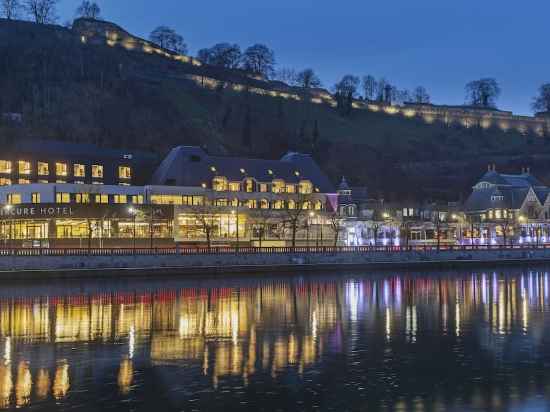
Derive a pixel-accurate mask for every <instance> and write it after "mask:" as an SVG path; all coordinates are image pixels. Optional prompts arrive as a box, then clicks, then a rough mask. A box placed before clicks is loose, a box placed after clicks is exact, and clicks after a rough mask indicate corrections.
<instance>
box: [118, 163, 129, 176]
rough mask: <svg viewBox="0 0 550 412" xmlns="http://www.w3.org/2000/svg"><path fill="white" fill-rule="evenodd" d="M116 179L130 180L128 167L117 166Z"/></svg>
mask: <svg viewBox="0 0 550 412" xmlns="http://www.w3.org/2000/svg"><path fill="white" fill-rule="evenodd" d="M118 178H119V179H131V178H132V170H131V169H130V168H129V167H128V166H119V167H118Z"/></svg>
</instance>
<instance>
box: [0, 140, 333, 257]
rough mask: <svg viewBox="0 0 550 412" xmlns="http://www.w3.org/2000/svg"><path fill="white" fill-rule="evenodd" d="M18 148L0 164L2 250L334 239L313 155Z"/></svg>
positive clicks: (329, 205) (329, 200) (328, 197)
mask: <svg viewBox="0 0 550 412" xmlns="http://www.w3.org/2000/svg"><path fill="white" fill-rule="evenodd" d="M46 146H48V147H46ZM34 147H36V150H32V149H33V148H34ZM56 148H57V149H59V150H57V151H56V150H55V149H56ZM15 149H16V150H10V151H6V152H5V153H3V154H2V158H1V159H0V167H1V166H2V165H3V166H4V169H0V176H3V178H4V179H6V180H4V182H3V186H1V187H0V203H1V204H3V205H4V206H3V207H2V209H1V211H0V239H2V240H3V242H4V244H5V245H8V244H9V245H11V246H21V245H23V246H28V245H32V246H49V247H54V246H63V247H66V246H71V247H103V246H110V247H116V246H126V247H128V246H132V247H134V246H136V245H137V246H154V247H160V246H166V245H174V244H175V243H179V244H183V245H189V246H199V245H205V244H207V245H209V246H231V245H257V246H260V245H262V246H286V245H295V246H296V245H305V244H310V242H312V241H313V240H315V241H316V244H319V242H321V244H322V243H323V241H324V242H329V239H331V238H332V235H331V234H330V233H329V232H330V224H329V221H328V219H327V214H328V212H329V211H332V210H335V207H336V201H337V200H336V196H337V194H336V191H335V189H334V188H333V186H332V184H331V182H330V180H329V179H328V178H327V177H326V176H325V175H324V173H323V172H322V171H321V169H320V168H319V167H318V165H317V164H316V163H315V161H314V160H313V159H312V158H311V157H310V156H309V155H304V154H300V153H288V154H287V155H285V156H284V157H283V158H281V159H280V160H261V159H248V158H237V157H223V156H211V155H209V154H208V153H207V152H206V151H204V150H203V149H201V148H198V147H188V146H180V147H176V148H174V149H173V150H172V151H171V152H170V153H168V155H167V156H166V158H165V159H164V160H162V161H161V162H160V163H159V162H156V164H155V161H154V160H155V157H154V156H153V155H151V154H147V153H139V154H137V155H136V154H135V153H127V152H125V151H124V152H120V151H112V150H109V149H107V150H104V149H102V148H99V147H95V146H92V145H82V146H81V145H78V144H74V143H71V144H64V143H62V142H52V143H51V144H49V145H48V144H46V142H38V144H36V146H32V145H30V146H25V145H18V146H16V148H15ZM17 149H19V150H17ZM99 167H101V170H102V173H101V175H98V174H95V172H94V170H97V168H99ZM148 170H153V172H152V173H151V174H150V175H149V177H145V176H144V174H145V172H147V171H148ZM323 226H326V227H325V230H324V233H323ZM323 235H324V238H323Z"/></svg>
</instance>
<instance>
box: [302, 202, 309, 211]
mask: <svg viewBox="0 0 550 412" xmlns="http://www.w3.org/2000/svg"><path fill="white" fill-rule="evenodd" d="M302 209H304V210H308V209H311V202H310V201H309V200H306V201H304V203H302Z"/></svg>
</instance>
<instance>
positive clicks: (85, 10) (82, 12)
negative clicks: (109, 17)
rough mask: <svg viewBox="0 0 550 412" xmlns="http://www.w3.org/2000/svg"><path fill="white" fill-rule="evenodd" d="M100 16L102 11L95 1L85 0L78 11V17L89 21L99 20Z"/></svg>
mask: <svg viewBox="0 0 550 412" xmlns="http://www.w3.org/2000/svg"><path fill="white" fill-rule="evenodd" d="M100 14H101V9H100V7H99V6H98V5H97V3H96V2H94V1H88V0H84V1H83V2H82V3H80V6H78V8H77V9H76V15H77V16H78V17H84V18H87V19H94V20H95V19H98V18H99V17H100Z"/></svg>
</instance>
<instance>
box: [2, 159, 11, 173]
mask: <svg viewBox="0 0 550 412" xmlns="http://www.w3.org/2000/svg"><path fill="white" fill-rule="evenodd" d="M0 173H11V161H9V160H0Z"/></svg>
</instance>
